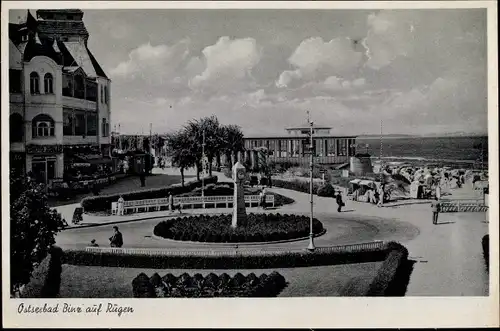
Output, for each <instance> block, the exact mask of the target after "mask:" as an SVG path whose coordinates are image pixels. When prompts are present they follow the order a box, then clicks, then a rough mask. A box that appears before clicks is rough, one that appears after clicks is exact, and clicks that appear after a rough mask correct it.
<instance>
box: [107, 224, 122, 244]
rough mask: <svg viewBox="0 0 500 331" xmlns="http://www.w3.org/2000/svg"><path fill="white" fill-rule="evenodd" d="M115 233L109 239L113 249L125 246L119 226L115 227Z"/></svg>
mask: <svg viewBox="0 0 500 331" xmlns="http://www.w3.org/2000/svg"><path fill="white" fill-rule="evenodd" d="M113 230H114V233H113V235H112V236H111V237H110V238H109V242H110V245H111V247H122V246H123V236H122V233H121V232H120V231H118V227H117V226H113Z"/></svg>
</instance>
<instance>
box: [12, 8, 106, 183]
mask: <svg viewBox="0 0 500 331" xmlns="http://www.w3.org/2000/svg"><path fill="white" fill-rule="evenodd" d="M88 39H89V33H88V32H87V29H86V28H85V25H84V22H83V12H82V11H81V10H38V11H37V12H36V18H35V17H34V16H33V15H31V13H30V12H29V11H28V16H27V19H26V22H24V23H20V24H12V23H11V24H9V89H10V114H9V116H10V118H9V120H10V156H11V158H10V160H11V169H14V170H16V171H18V172H20V173H22V172H30V171H31V172H33V174H35V175H36V176H38V177H39V178H40V179H41V180H42V181H45V182H46V183H47V184H50V183H51V182H52V181H60V180H62V179H63V177H64V176H65V174H66V173H69V172H71V171H72V170H73V168H74V167H73V166H75V165H77V164H82V163H83V164H88V162H89V161H85V160H92V163H101V162H102V163H108V162H109V161H110V160H109V157H108V156H109V155H110V152H109V148H110V142H111V141H110V130H109V127H110V122H111V104H110V99H111V98H110V87H111V81H110V80H109V79H108V77H107V76H106V74H105V73H104V71H103V70H102V68H101V66H100V65H99V63H98V62H97V60H96V59H95V57H94V56H93V54H92V52H91V51H90V50H89V48H88V46H87V44H88Z"/></svg>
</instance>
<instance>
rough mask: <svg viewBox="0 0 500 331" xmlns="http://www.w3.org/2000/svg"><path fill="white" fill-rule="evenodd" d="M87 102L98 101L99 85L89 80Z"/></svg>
mask: <svg viewBox="0 0 500 331" xmlns="http://www.w3.org/2000/svg"><path fill="white" fill-rule="evenodd" d="M86 98H87V100H90V101H94V102H96V101H97V83H96V82H93V81H90V80H87V94H86Z"/></svg>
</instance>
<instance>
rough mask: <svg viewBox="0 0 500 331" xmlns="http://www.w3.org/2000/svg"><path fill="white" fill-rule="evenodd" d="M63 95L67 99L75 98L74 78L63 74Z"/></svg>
mask: <svg viewBox="0 0 500 331" xmlns="http://www.w3.org/2000/svg"><path fill="white" fill-rule="evenodd" d="M62 94H63V96H65V97H72V96H73V76H72V75H69V74H63V76H62Z"/></svg>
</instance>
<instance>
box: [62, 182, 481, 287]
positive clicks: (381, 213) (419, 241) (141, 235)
mask: <svg viewBox="0 0 500 331" xmlns="http://www.w3.org/2000/svg"><path fill="white" fill-rule="evenodd" d="M217 175H218V176H219V180H220V181H223V180H228V179H227V178H225V177H224V176H223V175H222V174H219V173H217ZM270 191H271V192H276V193H279V194H282V195H285V196H288V197H290V198H292V199H294V200H295V203H293V204H291V205H286V206H283V207H280V208H279V209H277V210H272V211H267V212H279V213H301V214H307V213H308V210H309V208H310V204H309V195H308V194H305V193H300V192H296V191H291V190H286V189H280V188H272V189H270ZM455 193H456V194H457V196H460V198H464V197H469V196H471V194H472V192H470V188H467V187H466V188H463V189H460V190H452V194H453V195H455ZM469 193H470V194H469ZM76 206H78V205H77V204H73V205H66V206H61V207H58V208H57V209H58V210H59V211H60V212H62V213H63V215H64V216H65V217H67V218H66V219H67V220H68V222H69V221H70V220H71V216H72V213H73V210H74V208H75V207H76ZM314 210H315V213H316V214H315V217H317V218H319V219H320V220H321V221H322V222H323V223H324V225H325V227H326V228H327V233H326V234H325V235H323V236H321V237H319V238H316V240H315V242H316V244H317V246H332V245H339V244H349V243H355V242H366V241H372V240H396V241H399V242H400V243H402V244H403V245H405V246H406V247H407V248H408V250H409V252H410V259H413V260H415V261H416V263H415V265H414V271H413V273H412V276H411V280H410V284H409V287H408V292H407V295H408V296H481V295H487V293H488V289H487V286H486V284H487V274H486V272H485V268H484V262H483V257H482V247H481V239H482V237H483V236H484V235H485V234H487V233H488V223H486V221H485V219H486V214H485V213H449V214H441V215H440V217H439V223H440V224H439V225H433V224H432V221H431V212H430V206H429V203H428V202H420V201H413V202H412V201H402V202H395V203H392V204H389V205H387V206H384V207H377V206H374V205H371V204H367V203H359V202H352V201H347V202H346V207H345V208H344V210H345V211H343V212H342V213H340V214H338V213H337V211H336V204H335V202H334V200H333V199H331V198H322V197H317V196H315V197H314ZM230 211H231V209H226V208H218V209H207V210H206V211H205V212H209V213H228V212H230ZM202 212H203V210H187V211H186V212H185V214H197V213H202ZM248 212H262V210H261V209H258V208H249V209H248ZM69 214H71V216H69V217H68V216H66V215H69ZM175 216H178V213H170V212H165V211H163V212H154V213H141V214H135V215H130V216H123V217H119V216H88V215H85V216H84V221H83V222H82V224H83V226H88V225H91V226H93V227H87V228H80V229H76V228H75V229H68V230H64V231H63V232H61V233H60V234H59V235H58V236H57V238H56V240H57V243H58V244H59V245H61V246H62V247H84V246H86V245H87V243H89V242H90V240H91V239H96V240H97V242H98V243H100V244H101V245H107V243H108V241H107V238H108V237H110V236H111V232H112V230H111V225H109V226H97V227H96V226H95V225H99V224H114V223H119V222H124V223H122V224H120V225H119V226H120V230H121V231H122V233H123V234H124V238H125V244H126V246H128V247H169V248H174V247H175V248H178V249H182V248H185V249H188V248H200V247H205V248H206V249H211V250H216V249H220V248H223V247H225V248H227V246H228V244H197V243H185V242H177V241H170V240H161V239H155V238H154V237H153V236H152V229H153V227H154V225H155V224H157V222H158V219H155V217H175ZM144 218H150V219H146V220H144ZM141 219H142V220H141ZM233 246H234V245H233ZM238 246H239V248H238V249H245V246H246V245H238ZM265 246H266V247H280V248H281V247H290V248H299V247H306V246H307V240H302V241H294V242H289V243H281V244H272V245H269V246H268V245H265Z"/></svg>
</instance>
